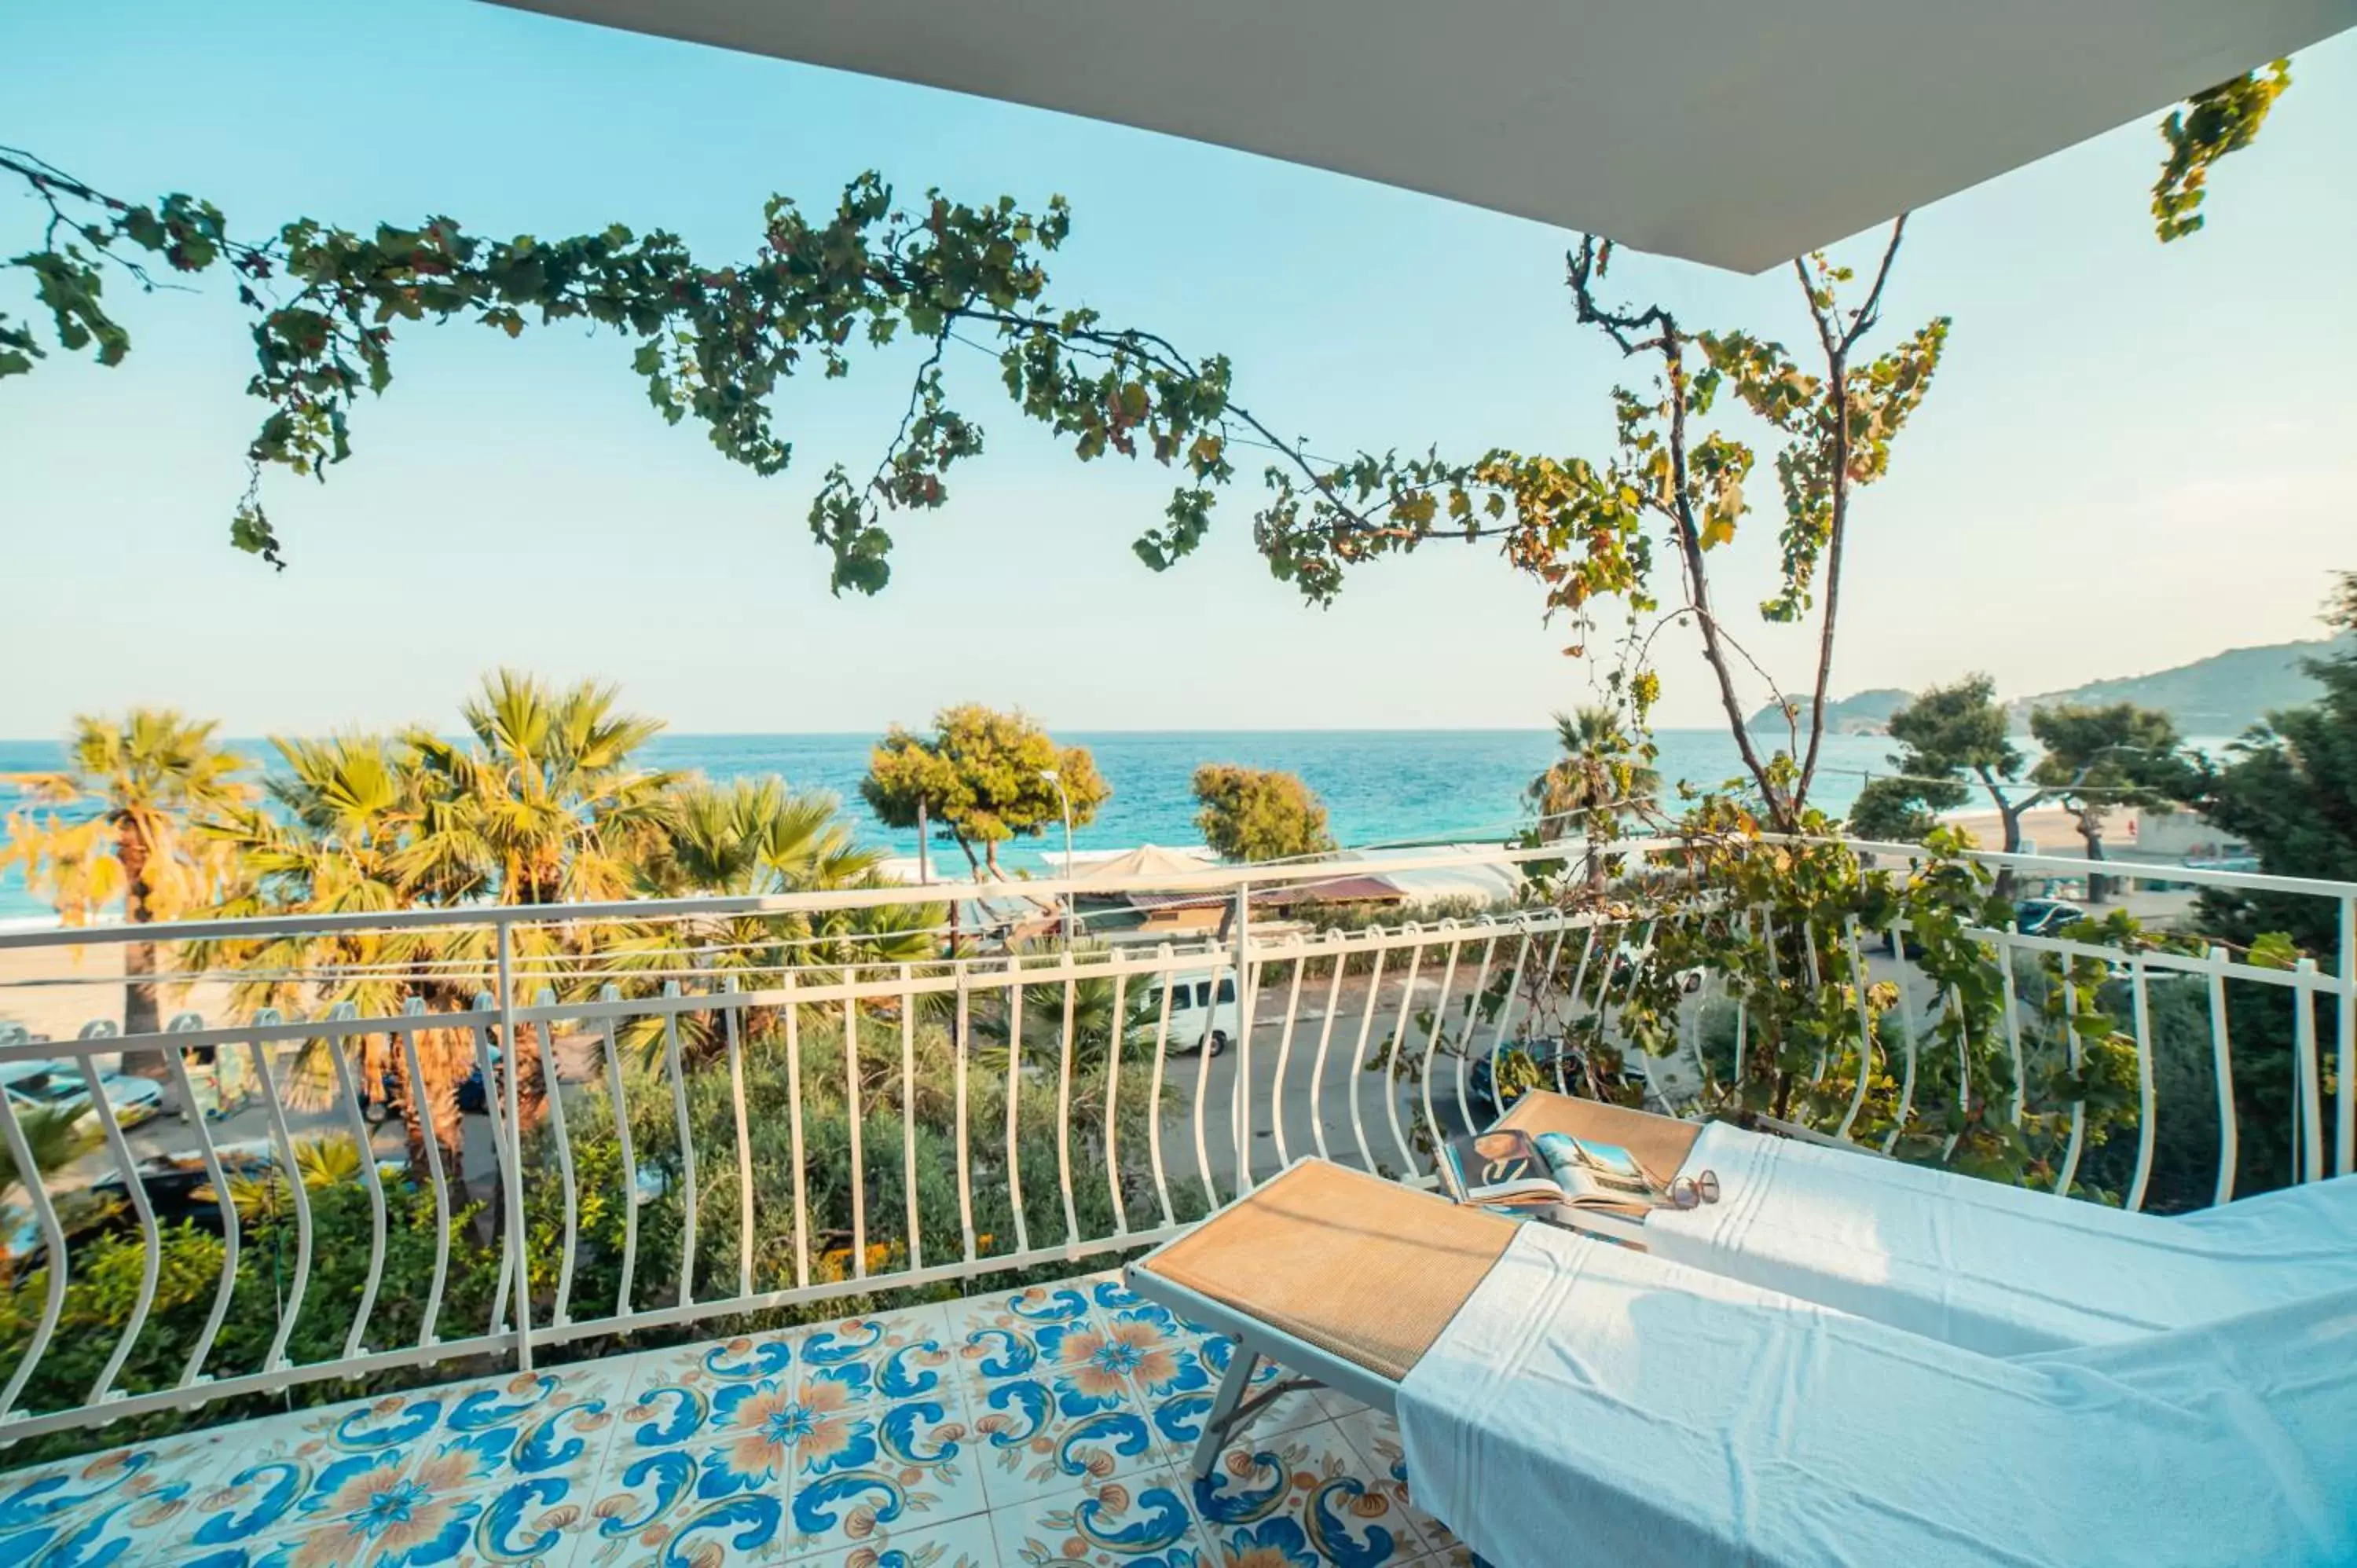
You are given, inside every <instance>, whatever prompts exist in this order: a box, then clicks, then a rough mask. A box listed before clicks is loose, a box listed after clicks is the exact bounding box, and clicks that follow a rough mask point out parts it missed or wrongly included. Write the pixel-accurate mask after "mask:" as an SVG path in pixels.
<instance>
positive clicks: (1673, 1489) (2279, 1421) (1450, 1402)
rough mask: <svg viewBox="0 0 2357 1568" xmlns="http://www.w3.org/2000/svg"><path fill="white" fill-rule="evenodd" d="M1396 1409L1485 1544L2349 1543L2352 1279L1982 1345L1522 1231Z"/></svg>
mask: <svg viewBox="0 0 2357 1568" xmlns="http://www.w3.org/2000/svg"><path fill="white" fill-rule="evenodd" d="M1399 1423H1400V1429H1401V1434H1402V1437H1403V1440H1404V1443H1405V1449H1406V1460H1407V1468H1408V1475H1409V1477H1410V1480H1411V1484H1412V1485H1413V1486H1414V1487H1415V1495H1416V1498H1417V1500H1418V1502H1419V1503H1420V1504H1421V1505H1423V1506H1424V1507H1426V1508H1427V1509H1431V1510H1432V1511H1433V1512H1434V1513H1436V1514H1437V1516H1438V1517H1439V1518H1440V1519H1442V1520H1444V1521H1446V1522H1447V1523H1448V1525H1449V1527H1450V1528H1451V1529H1453V1530H1456V1531H1457V1533H1458V1535H1459V1536H1461V1537H1462V1538H1463V1539H1464V1540H1465V1541H1466V1542H1467V1543H1468V1544H1469V1545H1470V1546H1471V1547H1472V1548H1473V1549H1474V1550H1475V1551H1477V1552H1480V1553H1481V1555H1482V1556H1483V1557H1484V1558H1486V1559H1488V1560H1489V1561H1490V1562H1491V1563H1496V1564H1499V1565H1500V1568H1558V1565H1560V1564H1565V1563H1617V1564H1644V1563H1663V1564H1673V1563H1674V1564H1678V1565H1680V1568H1697V1565H1705V1564H1716V1563H1730V1564H1732V1563H1746V1564H1762V1563H1795V1564H1798V1563H1808V1564H1818V1563H1859V1564H1870V1565H1872V1568H1892V1565H1894V1564H1908V1565H1910V1568H1912V1565H1918V1564H1941V1563H2022V1564H2033V1563H2034V1564H2041V1565H2044V1564H2053V1563H2073V1564H2080V1563H2091V1564H2092V1563H2136V1564H2140V1565H2145V1568H2152V1565H2158V1564H2169V1563H2202V1564H2212V1563H2270V1564H2276V1563H2349V1562H2352V1560H2357V1292H2352V1293H2342V1294H2336V1295H2333V1296H2330V1297H2326V1298H2321V1299H2319V1300H2315V1301H2310V1302H2305V1303H2299V1304H2295V1305H2289V1306H2284V1307H2277V1308H2275V1309H2272V1310H2270V1311H2267V1312H2264V1313H2259V1314H2255V1315H2253V1316H2246V1317H2242V1318H2237V1319H2233V1320H2232V1321H2230V1322H2228V1323H2225V1324H2221V1325H2216V1326H2212V1327H2208V1328H2203V1329H2194V1330H2186V1331H2180V1332H2178V1333H2172V1334H2164V1335H2156V1336H2149V1337H2145V1338H2142V1339H2139V1340H2136V1341H2133V1342H2130V1343H2123V1344H2117V1345H2111V1346H2104V1347H2100V1348H2082V1349H2078V1350H2072V1351H2068V1352H2059V1353H2055V1354H2051V1355H2043V1356H2033V1357H2028V1358H2023V1359H2015V1360H2007V1359H1996V1358H1992V1357H1987V1356H1982V1355H1978V1354H1975V1353H1974V1352H1972V1351H1968V1350H1964V1349H1960V1348H1957V1347H1955V1346H1953V1345H1946V1344H1941V1343H1939V1342H1936V1341H1933V1340H1930V1339H1925V1338H1922V1337H1918V1336H1915V1335H1911V1334H1909V1333H1906V1332H1904V1331H1902V1330H1900V1329H1896V1328H1892V1327H1889V1326H1887V1325H1884V1324H1879V1323H1874V1322H1871V1321H1867V1320H1866V1319H1862V1318H1857V1317H1853V1316H1848V1315H1846V1314H1844V1313H1840V1312H1836V1311H1835V1310H1833V1309H1831V1308H1828V1307H1824V1306H1821V1305H1814V1304H1811V1303H1806V1302H1802V1301H1799V1300H1796V1299H1794V1298H1793V1297H1791V1296H1788V1295H1783V1294H1778V1293H1775V1292H1771V1291H1764V1290H1760V1289H1758V1288H1756V1287H1753V1286H1750V1285H1746V1284H1743V1283H1738V1282H1737V1281H1733V1280H1728V1279H1725V1278H1722V1277H1719V1276H1717V1275H1713V1274H1706V1273H1699V1272H1697V1271H1695V1270H1692V1269H1688V1268H1684V1267H1681V1266H1680V1265H1677V1264H1674V1263H1667V1262H1663V1261H1662V1260H1660V1259H1659V1258H1655V1257H1650V1256H1647V1255H1645V1254H1643V1253H1640V1252H1636V1251H1631V1250H1629V1249H1626V1248H1619V1247H1614V1246H1612V1245H1610V1244H1609V1243H1606V1242H1600V1241H1593V1240H1587V1239H1586V1238H1582V1237H1577V1236H1573V1235H1570V1234H1567V1233H1566V1232H1564V1231H1561V1230H1555V1229H1554V1228H1552V1227H1549V1226H1544V1225H1527V1226H1524V1227H1523V1229H1522V1230H1521V1232H1520V1233H1519V1234H1517V1236H1516V1237H1515V1239H1514V1240H1513V1242H1512V1244H1511V1245H1510V1246H1509V1247H1508V1248H1507V1250H1506V1252H1505V1254H1504V1256H1503V1257H1502V1258H1501V1259H1500V1261H1499V1262H1498V1264H1497V1266H1496V1267H1495V1268H1494V1269H1493V1270H1492V1271H1491V1273H1490V1275H1489V1277H1488V1278H1487V1279H1486V1280H1485V1281H1484V1282H1483V1283H1482V1285H1481V1287H1480V1289H1479V1290H1478V1291H1477V1292H1476V1293H1475V1294H1474V1295H1473V1297H1472V1299H1471V1300H1470V1301H1469V1302H1468V1303H1467V1304H1466V1305H1465V1306H1464V1307H1463V1308H1461V1309H1460V1310H1459V1311H1458V1314H1457V1316H1456V1318H1455V1319H1454V1320H1453V1321H1452V1322H1451V1323H1450V1324H1449V1326H1448V1328H1447V1329H1446V1330H1445V1331H1444V1332H1443V1333H1442V1335H1441V1337H1440V1338H1439V1339H1438V1341H1437V1342H1436V1343H1435V1344H1434V1346H1433V1347H1432V1348H1431V1349H1430V1350H1428V1351H1426V1354H1425V1356H1424V1357H1423V1359H1421V1360H1420V1361H1418V1362H1417V1364H1416V1366H1415V1369H1414V1370H1413V1371H1411V1372H1410V1373H1409V1374H1408V1377H1407V1379H1406V1380H1405V1382H1404V1383H1403V1385H1402V1386H1401V1389H1400V1394H1399Z"/></svg>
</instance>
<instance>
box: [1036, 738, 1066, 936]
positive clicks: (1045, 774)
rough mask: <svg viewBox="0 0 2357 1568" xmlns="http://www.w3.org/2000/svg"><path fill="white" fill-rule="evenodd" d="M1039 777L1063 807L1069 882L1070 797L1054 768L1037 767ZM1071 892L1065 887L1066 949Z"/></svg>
mask: <svg viewBox="0 0 2357 1568" xmlns="http://www.w3.org/2000/svg"><path fill="white" fill-rule="evenodd" d="M1039 777H1040V778H1042V779H1046V780H1047V781H1048V782H1049V783H1050V784H1053V785H1054V786H1055V787H1056V799H1057V800H1058V801H1060V803H1061V804H1062V806H1063V808H1064V880H1065V881H1067V882H1070V881H1071V879H1072V798H1071V796H1070V795H1067V794H1066V793H1064V779H1063V776H1062V775H1061V774H1060V773H1058V772H1057V771H1056V770H1055V769H1054V768H1041V769H1039ZM1072 918H1073V911H1072V894H1071V889H1070V888H1066V889H1065V891H1064V946H1065V948H1066V949H1068V950H1069V949H1070V948H1071V945H1072Z"/></svg>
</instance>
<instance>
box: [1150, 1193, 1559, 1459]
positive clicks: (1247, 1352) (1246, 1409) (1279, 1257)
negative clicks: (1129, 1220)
mask: <svg viewBox="0 0 2357 1568" xmlns="http://www.w3.org/2000/svg"><path fill="white" fill-rule="evenodd" d="M1514 1230H1515V1222H1514V1221H1512V1220H1511V1219H1505V1218H1503V1217H1502V1216H1500V1215H1496V1214H1492V1213H1491V1212H1489V1211H1488V1210H1487V1209H1480V1208H1459V1207H1458V1206H1457V1205H1456V1204H1453V1203H1451V1202H1449V1201H1448V1199H1446V1198H1444V1197H1437V1196H1436V1195H1434V1194H1431V1193H1426V1192H1418V1191H1415V1190H1414V1189H1413V1188H1410V1187H1402V1186H1400V1185H1399V1184H1398V1183H1396V1182H1389V1181H1384V1180H1383V1179H1381V1178H1380V1177H1377V1176H1367V1175H1365V1174H1364V1173H1362V1172H1359V1171H1353V1170H1346V1169H1344V1168H1343V1167H1342V1166H1340V1165H1329V1164H1328V1163H1326V1162H1325V1161H1323V1160H1304V1161H1302V1162H1300V1163H1299V1164H1297V1165H1292V1166H1290V1167H1288V1168H1287V1169H1286V1171H1285V1172H1284V1173H1283V1174H1282V1175H1280V1176H1277V1177H1276V1178H1275V1180H1273V1181H1270V1182H1268V1183H1267V1184H1265V1185H1264V1186H1262V1187H1257V1188H1255V1189H1254V1191H1252V1192H1251V1193H1249V1194H1247V1195H1246V1196H1244V1197H1241V1198H1239V1199H1237V1200H1236V1201H1235V1202H1233V1203H1232V1204H1230V1205H1228V1206H1227V1207H1226V1208H1222V1210H1220V1211H1219V1213H1217V1214H1215V1215H1213V1216H1212V1217H1211V1219H1207V1220H1206V1221H1204V1222H1203V1224H1202V1225H1201V1226H1200V1227H1199V1228H1197V1229H1196V1230H1193V1231H1191V1232H1189V1234H1187V1235H1185V1236H1182V1237H1180V1238H1179V1240H1176V1241H1171V1242H1168V1243H1167V1244H1165V1245H1164V1246H1162V1247H1160V1248H1158V1249H1157V1250H1156V1251H1153V1252H1151V1253H1148V1254H1147V1255H1146V1257H1144V1258H1141V1259H1139V1260H1138V1261H1137V1262H1135V1263H1132V1264H1130V1265H1129V1267H1128V1269H1127V1270H1126V1271H1125V1273H1126V1277H1127V1279H1128V1282H1129V1284H1130V1287H1131V1288H1132V1289H1133V1290H1135V1291H1136V1292H1137V1294H1140V1295H1143V1296H1146V1297H1147V1298H1148V1299H1150V1300H1154V1301H1158V1302H1160V1303H1162V1304H1163V1305H1165V1306H1168V1307H1169V1308H1171V1310H1173V1311H1175V1312H1178V1313H1179V1314H1180V1315H1181V1316H1185V1317H1188V1318H1190V1319H1192V1320H1193V1321H1195V1322H1197V1323H1200V1324H1204V1325H1207V1326H1211V1327H1213V1328H1216V1329H1218V1330H1219V1331H1220V1332H1221V1333H1222V1334H1225V1335H1228V1336H1229V1337H1232V1338H1234V1339H1235V1340H1236V1341H1237V1342H1238V1348H1237V1350H1236V1354H1235V1357H1234V1359H1233V1360H1232V1361H1231V1362H1230V1364H1229V1367H1228V1372H1227V1377H1226V1380H1224V1381H1223V1382H1222V1383H1221V1385H1220V1391H1219V1395H1218V1397H1217V1398H1216V1399H1215V1400H1214V1401H1213V1402H1212V1406H1211V1414H1210V1415H1209V1416H1208V1417H1207V1418H1206V1419H1205V1421H1204V1423H1203V1435H1202V1438H1201V1440H1200V1442H1198V1443H1197V1444H1196V1445H1195V1455H1194V1463H1195V1473H1196V1474H1197V1475H1199V1476H1206V1475H1209V1474H1210V1473H1211V1466H1212V1463H1213V1462H1214V1461H1215V1460H1216V1459H1217V1458H1218V1457H1219V1454H1220V1450H1221V1448H1222V1446H1223V1445H1224V1444H1225V1443H1226V1441H1227V1437H1228V1434H1230V1433H1231V1432H1232V1431H1235V1430H1240V1429H1241V1428H1242V1427H1243V1425H1244V1424H1246V1423H1249V1422H1250V1421H1251V1420H1252V1418H1253V1417H1254V1415H1256V1414H1258V1413H1259V1412H1260V1411H1261V1409H1262V1408H1264V1407H1265V1405H1266V1404H1267V1403H1268V1402H1270V1401H1271V1400H1273V1399H1275V1397H1276V1396H1277V1395H1278V1394H1279V1393H1282V1392H1284V1391H1286V1390H1288V1389H1291V1388H1294V1387H1297V1386H1299V1385H1298V1384H1297V1383H1294V1382H1287V1383H1284V1384H1281V1385H1279V1386H1278V1387H1275V1388H1272V1389H1269V1390H1267V1391H1264V1392H1262V1393H1261V1394H1259V1395H1257V1396H1255V1397H1254V1399H1253V1400H1251V1401H1250V1402H1246V1401H1245V1400H1244V1397H1243V1396H1244V1393H1245V1391H1246V1390H1247V1389H1249V1388H1250V1387H1251V1384H1252V1379H1253V1373H1254V1370H1255V1369H1256V1368H1257V1367H1258V1364H1259V1362H1260V1361H1261V1360H1262V1359H1268V1360H1273V1361H1282V1362H1283V1363H1284V1364H1285V1365H1286V1366H1288V1367H1290V1368H1292V1369H1294V1370H1295V1371H1297V1372H1300V1373H1305V1374H1308V1379H1309V1380H1313V1381H1316V1382H1319V1383H1323V1384H1325V1385H1327V1386H1328V1387H1329V1388H1334V1389H1338V1390H1340V1391H1342V1392H1344V1393H1347V1394H1350V1395H1351V1396H1352V1397H1353V1398H1356V1399H1359V1400H1361V1401H1363V1402H1366V1403H1368V1404H1371V1405H1373V1406H1375V1407H1376V1408H1378V1409H1381V1410H1386V1411H1388V1410H1390V1409H1392V1408H1393V1396H1394V1392H1395V1391H1396V1390H1397V1389H1398V1387H1399V1384H1400V1382H1401V1380H1404V1379H1405V1377H1406V1376H1407V1375H1408V1372H1409V1371H1410V1370H1411V1369H1414V1367H1415V1363H1416V1361H1417V1359H1419V1358H1420V1357H1422V1356H1423V1354H1424V1352H1425V1351H1426V1350H1427V1349H1429V1348H1431V1346H1432V1342H1433V1341H1434V1340H1435V1339H1437V1338H1438V1337H1440V1331H1441V1330H1442V1329H1444V1328H1446V1327H1447V1326H1448V1321H1449V1319H1450V1318H1452V1317H1454V1316H1456V1315H1457V1309H1458V1307H1460V1306H1462V1305H1465V1303H1466V1301H1467V1300H1468V1299H1469V1298H1470V1297H1471V1296H1472V1294H1473V1292H1474V1289H1475V1288H1476V1287H1477V1286H1479V1285H1480V1283H1481V1281H1482V1280H1483V1279H1484V1278H1486V1277H1487V1276H1488V1274H1489V1273H1490V1268H1491V1265H1492V1264H1493V1263H1495V1262H1497V1261H1498V1257H1499V1254H1501V1253H1502V1252H1503V1251H1505V1250H1506V1244H1507V1243H1508V1242H1510V1241H1512V1240H1513V1239H1514Z"/></svg>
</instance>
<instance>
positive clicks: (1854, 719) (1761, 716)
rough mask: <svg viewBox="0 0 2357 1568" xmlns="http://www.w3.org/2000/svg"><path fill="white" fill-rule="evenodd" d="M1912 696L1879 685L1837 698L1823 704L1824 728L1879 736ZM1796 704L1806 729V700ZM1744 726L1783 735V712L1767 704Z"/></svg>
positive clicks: (1843, 732)
mask: <svg viewBox="0 0 2357 1568" xmlns="http://www.w3.org/2000/svg"><path fill="white" fill-rule="evenodd" d="M1913 694H1914V693H1910V692H1902V691H1900V689H1899V688H1898V687H1896V686H1878V687H1876V688H1875V689H1874V690H1872V691H1869V692H1860V693H1857V694H1856V695H1855V696H1849V697H1837V698H1835V700H1834V701H1832V702H1830V703H1826V704H1825V727H1826V728H1827V729H1828V730H1830V731H1832V732H1833V733H1834V734H1835V735H1880V734H1881V733H1882V732H1883V730H1884V728H1885V727H1886V726H1887V725H1889V723H1890V715H1891V714H1893V713H1895V712H1897V711H1898V710H1899V709H1900V708H1902V707H1904V706H1905V705H1906V704H1907V700H1908V698H1910V696H1912V695H1913ZM1796 705H1797V706H1798V707H1799V709H1800V724H1801V727H1802V728H1803V730H1806V729H1807V727H1808V723H1809V703H1808V700H1807V699H1806V698H1803V699H1801V700H1800V701H1799V703H1797V704H1796ZM1747 727H1749V728H1750V729H1753V730H1756V731H1761V732H1766V733H1772V734H1779V735H1781V734H1782V733H1784V710H1783V709H1781V708H1780V707H1778V706H1777V705H1776V704H1775V703H1769V704H1768V705H1767V706H1766V707H1764V708H1761V709H1760V711H1759V712H1758V713H1756V714H1752V715H1751V722H1750V724H1749V725H1748V726H1747Z"/></svg>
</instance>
